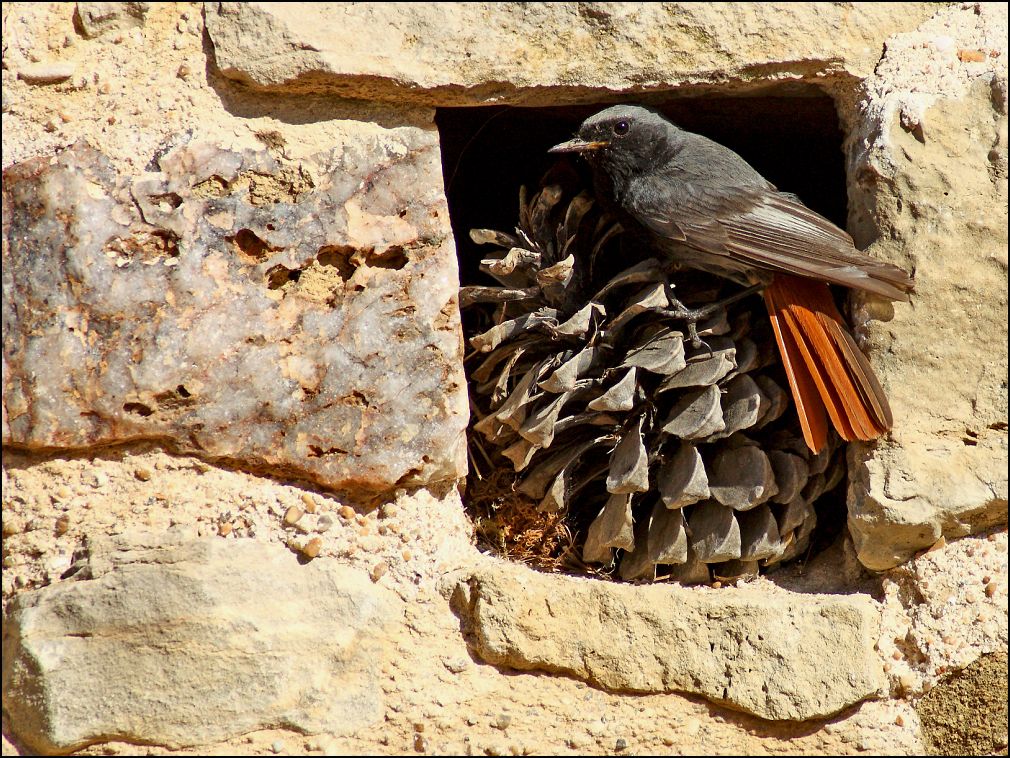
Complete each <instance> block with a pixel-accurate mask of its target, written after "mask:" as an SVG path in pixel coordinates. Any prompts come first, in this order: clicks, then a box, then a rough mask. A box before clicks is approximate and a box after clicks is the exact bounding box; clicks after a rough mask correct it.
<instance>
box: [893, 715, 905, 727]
mask: <svg viewBox="0 0 1010 758" xmlns="http://www.w3.org/2000/svg"><path fill="white" fill-rule="evenodd" d="M894 723H895V724H897V725H898V726H904V725H905V717H904V716H902V715H901V714H900V713H899V714H898V715H897V716H895V717H894Z"/></svg>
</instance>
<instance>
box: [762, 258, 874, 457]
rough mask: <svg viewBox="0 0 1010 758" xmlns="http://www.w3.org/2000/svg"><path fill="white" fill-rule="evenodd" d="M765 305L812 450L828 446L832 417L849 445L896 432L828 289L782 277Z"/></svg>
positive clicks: (768, 291) (771, 287)
mask: <svg viewBox="0 0 1010 758" xmlns="http://www.w3.org/2000/svg"><path fill="white" fill-rule="evenodd" d="M765 304H766V305H767V306H768V313H769V315H770V316H771V321H772V328H773V329H774V330H775V339H776V340H777V342H778V345H779V352H780V353H781V355H782V364H783V366H784V367H785V371H786V376H787V377H788V379H789V387H790V389H791V390H792V393H793V399H794V401H795V402H796V409H797V413H798V414H799V417H800V427H801V428H802V429H803V438H804V440H806V443H807V446H808V447H809V448H810V449H811V450H813V451H814V452H815V453H817V452H820V450H821V449H822V448H823V447H824V444H825V443H826V442H827V418H830V419H831V424H832V426H834V427H835V429H836V430H837V431H838V434H839V435H840V436H841V438H842V439H844V440H846V441H851V440H857V439H858V440H867V441H868V440H874V439H876V438H877V437H880V436H881V435H882V434H884V433H885V432H886V431H887V430H888V429H890V428H891V425H892V419H891V409H890V407H889V406H888V404H887V397H886V396H885V395H884V391H883V389H882V388H881V386H880V383H879V382H878V381H877V378H876V377H875V376H874V374H873V370H872V369H871V368H870V364H869V362H868V361H867V360H866V358H865V357H864V356H863V354H862V353H861V352H860V350H859V347H858V346H857V345H856V343H855V341H854V340H853V339H852V335H850V334H849V331H848V328H847V327H846V325H845V321H844V320H843V319H842V316H841V314H840V313H839V312H838V309H837V308H836V307H835V303H834V300H833V299H832V298H831V291H830V290H829V289H828V286H827V285H826V284H823V283H821V282H817V281H812V280H810V279H800V278H798V277H794V276H782V275H779V276H776V277H775V279H774V280H773V281H772V283H771V284H770V285H769V286H768V287H767V288H766V289H765Z"/></svg>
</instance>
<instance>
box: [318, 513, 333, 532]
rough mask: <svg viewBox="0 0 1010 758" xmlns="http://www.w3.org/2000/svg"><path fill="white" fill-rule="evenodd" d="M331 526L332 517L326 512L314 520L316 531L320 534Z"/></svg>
mask: <svg viewBox="0 0 1010 758" xmlns="http://www.w3.org/2000/svg"><path fill="white" fill-rule="evenodd" d="M331 526H333V517H332V516H330V515H329V514H328V513H324V514H323V515H321V516H320V517H319V519H318V520H317V521H316V531H317V532H319V533H320V534H322V533H323V532H327V531H329V529H330V527H331Z"/></svg>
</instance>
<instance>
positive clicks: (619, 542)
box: [460, 174, 844, 583]
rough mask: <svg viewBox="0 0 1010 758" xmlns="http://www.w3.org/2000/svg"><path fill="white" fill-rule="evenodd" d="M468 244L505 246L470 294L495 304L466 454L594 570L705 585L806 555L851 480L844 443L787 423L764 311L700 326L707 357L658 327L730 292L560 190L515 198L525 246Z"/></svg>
mask: <svg viewBox="0 0 1010 758" xmlns="http://www.w3.org/2000/svg"><path fill="white" fill-rule="evenodd" d="M550 176H551V174H548V177H550ZM545 179H546V178H545ZM470 236H471V238H472V239H473V241H474V242H476V243H479V244H489V245H494V246H495V250H494V251H493V253H492V254H491V255H490V256H489V257H487V258H486V259H484V260H483V261H482V262H481V270H482V271H483V272H485V273H487V274H489V275H490V276H491V277H493V278H494V279H495V280H496V281H497V282H498V283H499V285H498V286H473V287H464V288H462V290H461V298H460V299H461V303H462V305H463V306H464V307H468V306H472V305H474V304H477V303H485V304H488V303H490V304H494V305H495V307H494V312H493V316H492V319H491V323H492V325H490V326H488V328H486V329H485V330H484V331H482V332H480V333H478V334H475V335H473V336H471V337H470V338H469V343H470V345H471V346H472V347H473V348H474V349H475V350H476V351H477V353H478V355H477V356H471V357H470V359H472V358H474V357H479V359H480V362H479V364H478V365H476V366H475V367H474V368H473V369H472V370H471V371H470V372H469V380H470V393H471V400H472V404H473V408H474V415H475V417H476V421H475V423H474V424H473V427H472V433H471V444H472V445H477V446H479V447H480V448H481V450H482V451H483V452H485V454H486V449H487V448H488V447H490V448H492V449H493V450H496V451H497V452H498V453H500V455H501V456H504V458H506V459H508V461H509V462H511V465H512V466H513V468H514V469H515V471H516V472H517V478H518V482H517V485H516V487H517V490H518V492H520V493H522V494H523V495H525V496H527V497H529V498H531V499H533V500H535V501H538V502H539V509H540V510H541V511H545V512H549V513H562V514H564V515H565V517H566V519H567V521H568V523H569V525H570V527H571V530H572V532H573V533H574V534H575V535H576V541H577V543H579V544H581V550H582V560H583V561H584V562H585V563H588V564H603V566H604V568H612V567H614V566H615V564H616V566H617V570H618V573H619V575H620V576H621V577H622V578H623V579H625V580H635V581H642V580H645V581H649V580H653V579H655V578H656V577H657V571H659V572H660V573H661V574H662V575H664V576H665V575H669V576H670V577H672V578H673V579H676V580H679V581H681V582H683V583H698V582H708V581H711V580H712V579H713V578H717V579H732V578H735V577H740V576H746V575H754V574H756V573H758V571H759V569H760V567H767V566H772V565H774V564H776V563H779V562H781V561H785V560H789V559H791V558H793V557H796V556H797V555H800V554H802V552H803V551H805V550H806V547H807V545H808V543H809V540H810V534H811V531H812V530H813V528H814V526H815V524H816V514H815V511H814V508H813V502H814V501H815V500H816V499H817V498H818V497H820V495H821V494H822V493H823V492H825V491H827V490H829V489H831V488H833V487H834V486H835V485H836V484H837V483H838V482H839V481H840V480H841V478H842V476H843V475H844V467H843V465H842V461H841V460H840V456H838V455H836V452H838V451H839V446H838V443H837V440H835V441H834V442H833V443H832V444H831V445H829V447H828V449H826V450H825V451H823V452H822V453H821V454H820V455H817V456H813V455H811V454H810V452H809V450H808V449H807V447H806V445H805V444H804V443H803V439H802V436H801V433H800V430H799V426H798V422H797V421H796V418H795V414H794V413H786V410H787V408H788V407H789V406H790V397H789V393H788V391H787V390H786V389H784V388H783V380H782V379H781V378H780V376H781V375H780V374H779V373H778V371H779V367H778V366H777V361H778V355H777V352H775V350H774V344H773V341H772V339H771V336H770V329H769V326H768V323H767V318H765V317H755V318H751V308H752V307H753V304H754V302H755V301H754V300H749V301H742V302H740V303H736V304H734V305H731V306H729V308H728V311H727V309H722V310H720V311H719V312H717V313H716V314H715V315H713V316H712V317H710V318H709V319H708V321H706V322H703V323H700V324H699V325H698V333H699V336H700V337H701V338H702V339H703V340H704V341H705V343H706V345H704V346H702V347H693V346H692V345H691V343H690V341H685V331H686V330H685V324H684V323H683V322H678V321H677V320H676V319H675V318H673V317H671V316H669V315H667V314H665V313H663V310H664V309H668V308H669V307H670V305H671V297H672V296H673V293H674V291H676V297H677V299H678V300H680V301H681V302H685V303H694V304H697V305H704V304H708V303H711V302H716V301H718V300H720V299H721V298H723V297H725V296H726V295H728V294H731V293H732V291H733V289H734V285H731V284H728V283H726V282H724V281H722V280H718V279H716V278H714V277H710V276H707V275H705V274H701V273H698V272H691V271H681V272H675V271H674V270H673V267H672V266H671V265H669V262H664V261H662V260H660V259H659V258H657V257H655V256H656V255H658V254H657V253H655V252H654V251H651V250H649V249H647V248H645V247H644V246H642V245H641V244H640V243H636V241H635V240H632V239H631V238H630V237H631V235H628V234H625V233H623V230H622V229H621V226H620V224H619V223H618V222H617V221H616V220H615V219H614V218H612V217H611V216H609V215H608V214H607V213H606V212H604V211H603V210H602V209H601V208H600V207H599V206H598V204H597V203H596V202H595V201H594V199H593V198H592V197H591V195H590V194H589V193H588V192H586V191H582V192H578V193H576V192H574V191H572V190H567V191H566V190H565V189H563V188H562V185H561V184H553V183H549V184H547V185H546V186H544V187H543V188H542V189H541V190H540V191H539V192H538V193H536V194H535V195H534V196H533V197H532V198H529V199H527V196H526V192H525V189H524V190H523V191H521V192H520V203H519V223H518V226H517V227H516V230H515V234H507V233H504V232H499V231H491V230H485V229H475V230H472V231H471V233H470ZM724 290H725V291H724ZM762 315H763V314H762ZM470 359H468V360H470ZM476 435H479V437H477V436H476ZM657 567H663V568H662V569H659V570H657Z"/></svg>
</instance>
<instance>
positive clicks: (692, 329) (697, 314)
mask: <svg viewBox="0 0 1010 758" xmlns="http://www.w3.org/2000/svg"><path fill="white" fill-rule="evenodd" d="M764 287H765V285H764V284H755V285H752V286H750V287H746V288H745V289H742V290H740V291H739V292H737V293H735V294H733V295H730V296H729V297H727V298H724V299H722V300H719V301H717V302H715V303H709V304H708V305H704V306H702V307H701V308H688V307H687V306H686V305H684V304H683V303H682V302H680V301H679V300H678V299H677V298H675V297H674V296H673V293H672V292H667V298H668V299H669V301H670V307H668V308H659V309H657V310H658V312H659V313H661V314H662V315H664V316H669V317H670V318H675V319H679V320H682V321H686V322H687V336H688V339H690V340H691V347H693V348H695V349H699V348H705V349H706V350H708V352H709V353H711V352H712V348H710V347H709V346H708V344H707V343H706V342H705V341H704V340H703V339H702V338H701V337H699V336H698V322H700V321H704V320H705V319H707V318H708V317H709V316H711V315H713V314H715V313H718V312H719V311H720V310H721V309H723V308H725V307H726V306H728V305H732V304H733V303H735V302H737V301H739V300H743V299H744V298H745V297H750V296H751V295H753V294H754V293H755V292H760V291H761V290H763V289H764Z"/></svg>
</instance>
